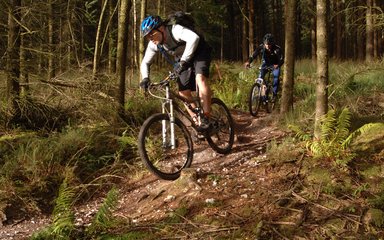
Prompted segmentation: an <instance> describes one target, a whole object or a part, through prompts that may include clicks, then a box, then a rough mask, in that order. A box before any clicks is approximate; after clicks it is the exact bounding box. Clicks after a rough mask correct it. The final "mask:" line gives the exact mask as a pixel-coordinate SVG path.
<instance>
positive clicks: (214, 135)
mask: <svg viewBox="0 0 384 240" xmlns="http://www.w3.org/2000/svg"><path fill="white" fill-rule="evenodd" d="M210 121H211V123H212V127H211V128H210V129H209V130H207V131H208V132H207V136H206V139H207V142H208V144H209V146H211V148H212V149H213V150H214V151H216V152H218V153H221V154H226V153H229V152H230V151H231V149H232V146H233V141H234V137H235V132H234V131H235V129H234V123H233V119H232V116H231V113H230V112H229V110H228V108H227V106H226V105H225V104H224V102H223V101H221V100H220V99H218V98H212V101H211V116H210Z"/></svg>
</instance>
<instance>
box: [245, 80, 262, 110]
mask: <svg viewBox="0 0 384 240" xmlns="http://www.w3.org/2000/svg"><path fill="white" fill-rule="evenodd" d="M248 105H249V112H250V113H251V115H252V116H254V117H256V116H257V113H258V112H259V109H260V105H261V88H260V85H259V84H258V83H254V84H253V85H252V88H251V92H250V94H249V99H248Z"/></svg>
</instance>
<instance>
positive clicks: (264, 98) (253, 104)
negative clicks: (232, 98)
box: [248, 67, 278, 117]
mask: <svg viewBox="0 0 384 240" xmlns="http://www.w3.org/2000/svg"><path fill="white" fill-rule="evenodd" d="M265 70H267V73H266V74H265V76H264V78H259V77H258V78H256V79H255V82H254V83H253V85H252V88H251V92H250V94H249V99H248V106H249V112H250V113H251V115H252V116H254V117H256V116H257V113H258V112H259V110H260V106H264V107H265V109H266V111H267V113H271V111H273V110H275V108H276V106H277V102H278V99H277V97H275V98H270V97H269V95H270V93H272V82H273V79H272V78H273V74H272V71H273V69H272V67H267V68H265Z"/></svg>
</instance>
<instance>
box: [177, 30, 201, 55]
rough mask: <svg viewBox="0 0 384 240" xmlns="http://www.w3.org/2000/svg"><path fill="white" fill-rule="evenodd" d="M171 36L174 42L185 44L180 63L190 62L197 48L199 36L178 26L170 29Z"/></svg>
mask: <svg viewBox="0 0 384 240" xmlns="http://www.w3.org/2000/svg"><path fill="white" fill-rule="evenodd" d="M172 35H173V37H174V38H175V40H176V41H178V42H181V41H183V42H185V50H184V52H183V55H182V56H181V58H180V61H185V62H188V61H189V60H191V58H192V57H193V55H194V53H195V50H196V48H197V46H198V45H199V41H200V37H199V35H197V34H196V33H195V32H193V31H191V30H190V29H188V28H185V27H183V26H181V25H179V24H176V25H174V26H173V27H172Z"/></svg>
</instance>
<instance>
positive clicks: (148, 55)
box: [140, 41, 158, 79]
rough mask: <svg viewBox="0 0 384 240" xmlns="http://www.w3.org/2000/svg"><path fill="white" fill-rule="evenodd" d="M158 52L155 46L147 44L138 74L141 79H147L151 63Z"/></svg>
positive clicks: (150, 43) (151, 43)
mask: <svg viewBox="0 0 384 240" xmlns="http://www.w3.org/2000/svg"><path fill="white" fill-rule="evenodd" d="M157 51H158V49H157V46H156V45H155V44H154V43H153V42H151V41H150V42H149V43H148V46H147V49H146V50H145V54H144V57H143V60H142V61H141V65H140V73H141V77H142V79H144V78H149V68H150V66H151V64H152V62H153V59H154V57H155V55H156V52H157Z"/></svg>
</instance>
